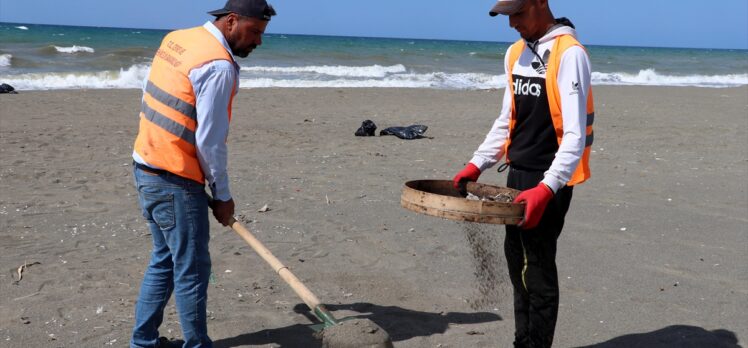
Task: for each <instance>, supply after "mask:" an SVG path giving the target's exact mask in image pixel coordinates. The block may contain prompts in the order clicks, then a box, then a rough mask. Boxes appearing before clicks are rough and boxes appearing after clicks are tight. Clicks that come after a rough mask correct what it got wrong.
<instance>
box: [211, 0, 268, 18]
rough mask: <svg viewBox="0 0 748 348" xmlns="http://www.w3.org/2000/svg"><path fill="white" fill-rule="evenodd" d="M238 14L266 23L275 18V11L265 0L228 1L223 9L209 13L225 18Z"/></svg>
mask: <svg viewBox="0 0 748 348" xmlns="http://www.w3.org/2000/svg"><path fill="white" fill-rule="evenodd" d="M229 13H236V14H238V15H240V16H243V17H251V18H259V19H264V20H266V21H269V20H270V17H272V16H275V15H276V13H275V9H273V6H270V5H269V4H268V3H267V1H265V0H228V1H226V5H224V6H223V8H222V9H218V10H215V11H210V12H208V14H209V15H213V16H216V17H218V16H223V15H227V14H229Z"/></svg>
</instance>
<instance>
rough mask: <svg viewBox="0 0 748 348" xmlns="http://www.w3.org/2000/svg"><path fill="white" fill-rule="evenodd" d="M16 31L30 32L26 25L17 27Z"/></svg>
mask: <svg viewBox="0 0 748 348" xmlns="http://www.w3.org/2000/svg"><path fill="white" fill-rule="evenodd" d="M16 29H21V30H29V27H27V26H25V25H19V26H17V27H16Z"/></svg>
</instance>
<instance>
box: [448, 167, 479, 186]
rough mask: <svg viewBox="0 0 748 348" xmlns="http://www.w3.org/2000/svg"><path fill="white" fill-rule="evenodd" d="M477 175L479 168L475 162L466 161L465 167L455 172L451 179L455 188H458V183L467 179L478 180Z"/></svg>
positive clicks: (461, 183)
mask: <svg viewBox="0 0 748 348" xmlns="http://www.w3.org/2000/svg"><path fill="white" fill-rule="evenodd" d="M479 176H480V169H478V167H476V166H475V164H472V163H470V162H468V164H467V165H466V166H465V169H463V170H462V171H460V172H459V173H457V175H455V177H454V178H453V179H452V181H453V182H454V185H455V188H456V189H458V190H459V189H460V185H464V184H465V183H466V182H468V181H478V177H479Z"/></svg>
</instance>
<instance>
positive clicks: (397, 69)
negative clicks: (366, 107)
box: [0, 54, 748, 90]
mask: <svg viewBox="0 0 748 348" xmlns="http://www.w3.org/2000/svg"><path fill="white" fill-rule="evenodd" d="M11 59H12V56H11V55H10V54H1V55H0V66H10V63H11ZM10 69H11V70H7V69H3V70H5V71H12V68H10ZM148 69H149V66H148V65H147V64H139V65H134V66H131V67H129V68H127V69H120V70H119V71H102V72H89V73H44V74H42V73H31V74H20V75H5V76H1V77H2V78H1V79H2V80H3V82H4V83H9V84H11V85H13V86H14V87H16V89H19V90H46V89H83V88H94V89H95V88H141V87H142V81H143V79H144V78H145V76H146V74H147V73H148ZM242 70H243V71H242V76H241V82H240V86H241V87H242V88H269V87H278V88H315V87H323V88H363V87H375V88H433V89H459V90H465V89H467V90H475V89H478V90H483V89H497V88H504V87H506V83H507V81H506V76H505V75H491V74H483V73H445V72H431V73H414V72H408V71H407V69H406V68H405V67H404V66H402V65H393V66H378V65H373V66H368V67H345V66H299V67H246V68H243V69H242ZM592 83H593V85H596V86H600V85H649V86H695V87H736V86H743V85H748V74H733V75H716V76H706V75H689V76H671V75H660V74H658V73H656V72H655V71H654V70H651V69H648V70H642V71H641V72H639V73H638V74H627V73H600V72H594V73H592Z"/></svg>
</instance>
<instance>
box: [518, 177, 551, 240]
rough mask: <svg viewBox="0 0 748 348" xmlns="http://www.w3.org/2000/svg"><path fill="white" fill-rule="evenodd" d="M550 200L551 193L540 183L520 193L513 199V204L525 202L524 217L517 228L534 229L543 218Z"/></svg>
mask: <svg viewBox="0 0 748 348" xmlns="http://www.w3.org/2000/svg"><path fill="white" fill-rule="evenodd" d="M551 198H553V191H551V189H550V188H548V186H545V184H544V183H542V182H541V183H540V184H538V186H535V187H534V188H531V189H529V190H525V191H522V192H521V193H520V194H519V195H518V196H517V198H515V199H514V203H521V202H525V204H526V205H525V217H524V219H522V222H520V223H519V225H518V226H519V227H521V228H523V229H526V230H529V229H531V228H535V226H537V225H538V223H539V222H540V218H542V217H543V212H545V207H546V206H547V205H548V202H549V201H550V200H551Z"/></svg>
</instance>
